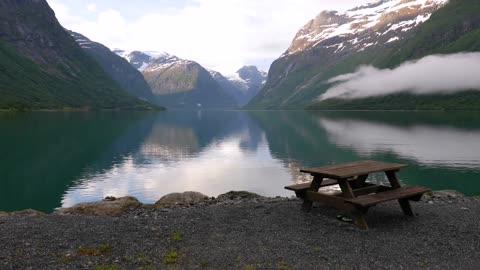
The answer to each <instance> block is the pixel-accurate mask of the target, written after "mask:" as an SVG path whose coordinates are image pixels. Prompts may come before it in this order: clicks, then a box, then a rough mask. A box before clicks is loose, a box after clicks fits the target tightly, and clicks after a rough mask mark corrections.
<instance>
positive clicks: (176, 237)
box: [170, 229, 182, 242]
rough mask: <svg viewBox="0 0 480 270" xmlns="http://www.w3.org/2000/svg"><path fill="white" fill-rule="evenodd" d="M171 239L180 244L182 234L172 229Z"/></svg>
mask: <svg viewBox="0 0 480 270" xmlns="http://www.w3.org/2000/svg"><path fill="white" fill-rule="evenodd" d="M170 238H171V239H172V240H173V241H174V242H180V241H182V234H181V233H180V232H179V231H177V230H175V229H171V230H170Z"/></svg>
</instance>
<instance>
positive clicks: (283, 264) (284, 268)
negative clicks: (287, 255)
mask: <svg viewBox="0 0 480 270" xmlns="http://www.w3.org/2000/svg"><path fill="white" fill-rule="evenodd" d="M277 268H278V269H280V270H288V269H290V267H288V265H287V263H286V262H285V261H279V262H278V264H277Z"/></svg>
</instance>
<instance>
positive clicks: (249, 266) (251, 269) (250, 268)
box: [243, 264, 255, 270]
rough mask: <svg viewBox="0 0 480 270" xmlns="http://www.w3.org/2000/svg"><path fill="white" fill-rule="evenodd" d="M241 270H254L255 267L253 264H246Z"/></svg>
mask: <svg viewBox="0 0 480 270" xmlns="http://www.w3.org/2000/svg"><path fill="white" fill-rule="evenodd" d="M243 270H255V266H253V264H247V265H245V266H244V267H243Z"/></svg>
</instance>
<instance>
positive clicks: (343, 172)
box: [300, 160, 407, 179]
mask: <svg viewBox="0 0 480 270" xmlns="http://www.w3.org/2000/svg"><path fill="white" fill-rule="evenodd" d="M406 166H407V165H406V164H399V163H387V162H380V161H374V160H361V161H356V162H350V163H345V164H338V165H329V166H323V167H319V168H309V169H302V170H300V172H304V173H310V174H312V175H320V176H323V177H328V178H333V179H343V178H348V177H352V176H357V175H365V174H369V173H376V172H385V171H396V170H399V169H401V168H404V167H406Z"/></svg>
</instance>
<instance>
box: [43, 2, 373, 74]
mask: <svg viewBox="0 0 480 270" xmlns="http://www.w3.org/2000/svg"><path fill="white" fill-rule="evenodd" d="M47 1H48V3H49V4H50V6H51V7H52V8H53V10H54V11H55V13H56V15H57V18H58V20H59V21H60V23H61V24H62V25H63V26H64V27H65V28H68V29H70V30H73V31H76V32H79V33H81V34H83V35H85V36H87V37H88V38H90V39H92V40H94V41H98V42H100V43H102V44H104V45H106V46H107V47H109V48H111V49H114V48H121V49H125V50H143V51H147V50H149V51H159V52H168V53H170V54H174V55H177V56H179V57H181V58H185V59H190V60H194V61H197V62H199V63H200V64H202V65H203V66H205V67H207V68H210V69H214V70H218V71H220V72H222V73H224V74H231V73H233V72H235V71H236V70H237V69H239V68H240V67H241V66H243V65H246V64H253V65H257V66H258V67H259V68H261V69H263V70H266V71H267V70H268V68H269V66H270V64H271V62H272V61H273V60H275V59H276V58H278V57H279V56H280V55H281V54H282V53H283V52H284V51H285V50H286V49H287V48H288V46H289V45H290V42H291V41H292V39H293V37H294V36H295V33H296V32H297V31H298V30H299V29H300V28H301V27H302V26H303V25H304V24H305V23H307V22H308V21H309V20H310V19H312V18H314V17H315V16H316V15H317V14H318V13H320V12H321V11H322V10H325V9H330V10H339V11H342V10H346V9H349V8H352V7H355V6H358V5H362V4H365V3H369V2H375V0H261V1H260V0H136V1H131V0H96V1H89V0H47Z"/></svg>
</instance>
